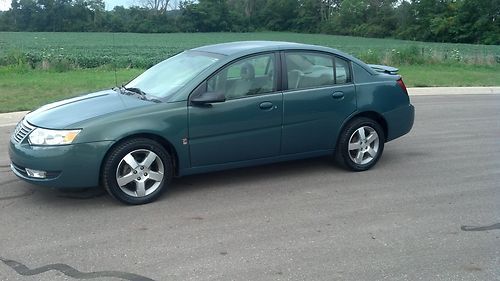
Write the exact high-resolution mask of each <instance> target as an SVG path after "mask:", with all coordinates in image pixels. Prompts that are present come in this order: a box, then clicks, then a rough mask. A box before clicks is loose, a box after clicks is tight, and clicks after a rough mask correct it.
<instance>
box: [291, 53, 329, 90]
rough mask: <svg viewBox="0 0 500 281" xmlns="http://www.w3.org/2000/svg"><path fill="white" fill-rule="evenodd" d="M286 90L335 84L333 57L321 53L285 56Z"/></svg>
mask: <svg viewBox="0 0 500 281" xmlns="http://www.w3.org/2000/svg"><path fill="white" fill-rule="evenodd" d="M285 60H286V72H287V75H288V76H287V77H288V89H290V90H291V89H304V88H312V87H321V86H328V85H333V84H335V79H334V71H333V57H332V56H330V55H326V54H321V53H306V52H290V53H286V54H285Z"/></svg>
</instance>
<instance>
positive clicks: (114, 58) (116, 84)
mask: <svg viewBox="0 0 500 281" xmlns="http://www.w3.org/2000/svg"><path fill="white" fill-rule="evenodd" d="M113 68H114V70H115V86H116V87H118V78H117V76H116V45H115V33H114V32H113Z"/></svg>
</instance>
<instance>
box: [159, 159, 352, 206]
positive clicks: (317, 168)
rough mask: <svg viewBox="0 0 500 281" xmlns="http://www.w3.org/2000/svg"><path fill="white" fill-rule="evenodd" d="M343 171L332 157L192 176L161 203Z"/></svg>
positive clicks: (175, 183) (173, 186)
mask: <svg viewBox="0 0 500 281" xmlns="http://www.w3.org/2000/svg"><path fill="white" fill-rule="evenodd" d="M341 171H345V170H343V169H342V168H341V167H339V166H338V165H337V164H335V163H334V162H333V160H332V158H331V157H319V158H310V159H303V160H294V161H287V162H280V163H274V164H266V165H261V166H254V167H246V168H238V169H231V170H224V171H218V172H210V173H205V174H197V175H190V176H185V177H181V178H175V179H174V180H173V181H172V183H171V186H170V187H169V189H168V190H167V191H166V193H167V196H162V198H160V199H163V198H166V199H168V198H171V197H176V196H182V194H183V193H190V192H194V191H199V190H204V189H211V190H216V189H225V188H233V187H235V186H241V185H252V184H259V183H263V182H269V181H276V180H280V179H282V180H283V182H285V181H287V180H290V179H293V178H304V177H312V176H314V175H315V174H323V173H325V172H328V173H330V172H331V173H336V172H339V173H340V172H341Z"/></svg>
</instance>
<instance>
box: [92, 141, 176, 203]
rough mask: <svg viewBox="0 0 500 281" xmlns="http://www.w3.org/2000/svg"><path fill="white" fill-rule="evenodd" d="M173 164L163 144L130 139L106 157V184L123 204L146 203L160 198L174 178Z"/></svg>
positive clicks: (104, 182) (103, 172) (104, 176)
mask: <svg viewBox="0 0 500 281" xmlns="http://www.w3.org/2000/svg"><path fill="white" fill-rule="evenodd" d="M171 163H172V161H171V158H170V155H169V154H168V152H167V151H166V150H165V149H164V148H163V147H162V146H161V145H160V144H159V143H157V142H155V141H153V140H150V139H145V138H135V139H131V140H127V141H125V142H123V143H121V144H119V145H118V146H116V147H115V148H113V150H112V151H111V152H110V153H109V155H108V157H106V159H105V162H104V166H103V170H102V181H103V185H104V187H105V188H106V190H107V191H108V193H109V194H110V195H111V196H113V197H114V198H116V199H118V200H119V201H121V202H123V203H126V204H133V205H138V204H146V203H149V202H151V201H154V200H155V199H156V198H158V197H159V196H160V194H161V193H162V192H163V191H164V189H165V188H166V185H168V183H169V182H170V180H171V179H172V164H171Z"/></svg>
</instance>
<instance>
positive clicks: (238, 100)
mask: <svg viewBox="0 0 500 281" xmlns="http://www.w3.org/2000/svg"><path fill="white" fill-rule="evenodd" d="M275 68H276V59H275V54H274V53H270V54H262V55H257V56H252V57H247V58H244V59H241V60H238V61H235V62H233V63H231V64H230V65H228V66H226V67H224V68H222V69H221V70H220V71H218V72H217V73H216V74H215V75H214V76H212V77H211V78H209V79H208V80H207V81H206V82H204V84H202V87H204V89H202V90H201V91H200V93H199V94H200V95H203V92H205V93H209V92H221V91H223V92H224V94H225V96H226V101H224V102H217V103H211V104H208V105H196V104H191V105H189V108H188V111H189V148H190V156H191V167H200V166H207V165H217V164H229V163H231V162H239V161H246V160H255V159H260V158H267V157H273V156H277V155H278V154H279V153H280V145H281V124H282V114H283V108H282V103H283V96H282V93H281V92H277V91H276V85H277V83H276V77H275V76H276V75H275V73H276V71H275Z"/></svg>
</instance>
